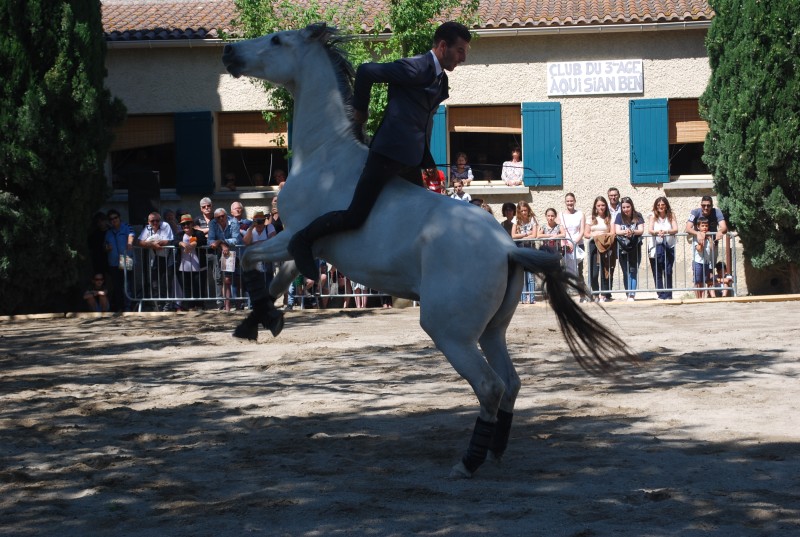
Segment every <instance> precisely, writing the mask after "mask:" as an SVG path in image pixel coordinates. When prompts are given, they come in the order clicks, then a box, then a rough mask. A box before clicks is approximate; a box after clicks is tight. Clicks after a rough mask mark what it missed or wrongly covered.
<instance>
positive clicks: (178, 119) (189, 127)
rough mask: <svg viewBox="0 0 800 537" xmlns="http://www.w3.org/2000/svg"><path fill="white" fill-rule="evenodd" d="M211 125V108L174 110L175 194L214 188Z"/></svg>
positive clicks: (202, 191) (206, 191)
mask: <svg viewBox="0 0 800 537" xmlns="http://www.w3.org/2000/svg"><path fill="white" fill-rule="evenodd" d="M212 125H213V116H212V115H211V112H178V113H176V114H175V164H176V168H177V181H176V185H175V190H176V191H177V192H178V194H211V193H212V192H214V159H213V153H212V152H213V149H214V148H213V137H212V131H211V129H212Z"/></svg>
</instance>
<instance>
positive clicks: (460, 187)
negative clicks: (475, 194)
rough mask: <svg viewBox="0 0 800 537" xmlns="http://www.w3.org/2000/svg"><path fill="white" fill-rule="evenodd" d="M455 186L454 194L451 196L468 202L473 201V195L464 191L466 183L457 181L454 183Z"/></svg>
mask: <svg viewBox="0 0 800 537" xmlns="http://www.w3.org/2000/svg"><path fill="white" fill-rule="evenodd" d="M453 188H455V190H454V191H453V195H452V196H450V197H451V198H453V199H454V200H461V201H466V202H469V201H472V196H470V195H469V194H467V193H466V192H464V183H462V182H461V181H456V182H455V183H453Z"/></svg>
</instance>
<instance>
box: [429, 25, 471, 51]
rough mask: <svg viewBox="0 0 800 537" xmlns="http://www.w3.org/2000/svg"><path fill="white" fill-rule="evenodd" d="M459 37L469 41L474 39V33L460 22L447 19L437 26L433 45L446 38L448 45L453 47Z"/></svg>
mask: <svg viewBox="0 0 800 537" xmlns="http://www.w3.org/2000/svg"><path fill="white" fill-rule="evenodd" d="M459 37H460V38H461V39H463V40H464V41H466V42H467V43H469V41H470V40H471V39H472V34H471V33H469V29H468V28H467V27H466V26H464V25H463V24H461V23H460V22H456V21H447V22H445V23H443V24H442V25H440V26H439V27H438V28H436V32H435V33H434V34H433V45H434V46H436V44H437V43H438V42H439V41H442V40H444V42H445V43H447V46H448V47H452V46H453V45H455V44H456V40H457V39H458V38H459Z"/></svg>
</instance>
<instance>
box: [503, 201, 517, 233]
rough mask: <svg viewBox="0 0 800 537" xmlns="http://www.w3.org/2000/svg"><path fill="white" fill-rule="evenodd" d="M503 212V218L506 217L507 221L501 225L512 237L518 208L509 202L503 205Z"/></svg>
mask: <svg viewBox="0 0 800 537" xmlns="http://www.w3.org/2000/svg"><path fill="white" fill-rule="evenodd" d="M502 212H503V216H505V217H506V219H505V220H503V222H501V225H502V226H503V229H505V230H506V231H507V232H508V234H509V236H510V235H511V232H512V231H513V230H514V217H515V216H516V214H517V206H516V205H514V204H513V203H511V202H510V201H507V202H505V203H504V204H503V209H502Z"/></svg>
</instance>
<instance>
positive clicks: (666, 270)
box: [647, 196, 678, 300]
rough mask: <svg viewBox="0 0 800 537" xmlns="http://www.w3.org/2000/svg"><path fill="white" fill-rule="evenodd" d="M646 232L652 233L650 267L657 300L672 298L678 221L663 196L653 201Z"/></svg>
mask: <svg viewBox="0 0 800 537" xmlns="http://www.w3.org/2000/svg"><path fill="white" fill-rule="evenodd" d="M647 232H648V233H649V234H650V235H652V239H651V241H652V245H651V248H650V249H649V250H650V254H651V255H650V256H649V257H650V268H651V269H652V271H653V280H654V281H655V282H656V288H657V289H659V291H658V299H659V300H669V299H671V298H672V291H671V290H670V291H666V290H663V289H672V267H673V265H674V264H675V234H676V233H678V221H677V220H676V218H675V215H674V214H672V208H671V207H670V205H669V201H667V198H665V197H664V196H659V197H658V198H656V201H655V203H653V214H652V215H650V218H649V221H648V223H647Z"/></svg>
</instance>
